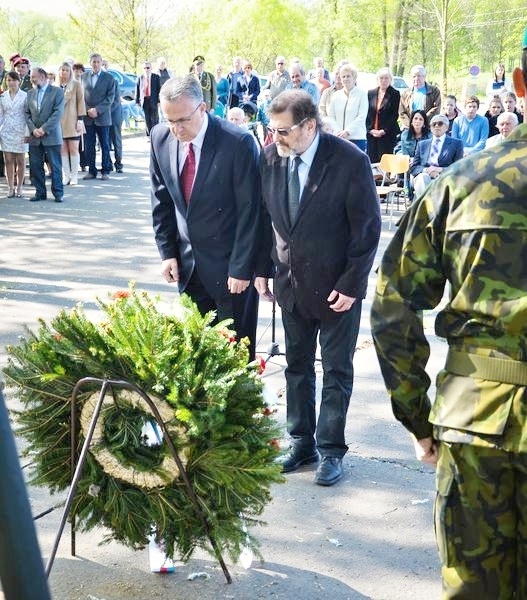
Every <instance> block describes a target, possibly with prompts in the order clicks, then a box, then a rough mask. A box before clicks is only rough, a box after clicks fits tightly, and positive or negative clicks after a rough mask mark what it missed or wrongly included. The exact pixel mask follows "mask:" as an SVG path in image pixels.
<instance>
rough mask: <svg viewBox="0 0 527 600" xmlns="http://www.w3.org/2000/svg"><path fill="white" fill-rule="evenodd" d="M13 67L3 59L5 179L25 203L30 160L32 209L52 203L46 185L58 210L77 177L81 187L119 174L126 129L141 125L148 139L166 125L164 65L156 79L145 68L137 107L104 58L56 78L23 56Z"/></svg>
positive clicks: (0, 126) (71, 66) (64, 67)
mask: <svg viewBox="0 0 527 600" xmlns="http://www.w3.org/2000/svg"><path fill="white" fill-rule="evenodd" d="M9 62H10V65H9V67H8V66H7V65H6V63H5V60H4V59H3V58H2V57H0V148H1V150H2V152H1V153H0V158H1V160H0V176H5V177H6V180H7V188H8V191H7V197H8V198H13V197H18V198H22V197H24V177H25V169H26V156H27V155H29V175H30V180H31V185H32V186H33V187H34V188H35V194H34V195H33V196H31V197H30V200H31V201H33V202H37V201H41V200H46V199H47V198H48V191H47V179H50V180H51V194H52V195H53V198H54V200H55V202H62V201H63V198H64V190H65V186H75V185H77V184H78V179H79V172H80V173H82V172H84V175H83V179H84V180H90V179H96V178H97V177H99V175H100V178H101V179H102V180H107V179H108V178H109V174H110V172H112V171H115V172H116V173H122V172H123V162H122V152H123V150H122V129H123V127H125V128H128V127H130V122H131V121H133V122H134V123H135V124H136V126H137V123H138V122H139V121H144V122H145V131H146V135H147V136H149V134H150V129H151V128H152V127H153V126H154V125H155V124H157V123H158V122H159V120H161V119H162V116H161V113H160V108H159V89H160V87H161V84H162V83H163V82H164V81H166V80H167V79H169V78H170V73H169V71H168V70H167V68H166V61H165V59H164V58H163V57H160V58H159V59H158V60H157V72H155V73H154V72H151V70H152V64H151V63H150V62H145V64H144V74H143V75H141V76H139V77H138V78H137V85H136V95H135V99H134V100H132V101H129V100H125V99H124V98H122V97H121V90H120V86H119V83H118V82H117V80H116V79H115V78H114V77H113V76H112V75H111V73H110V72H108V63H107V61H105V60H104V59H103V58H102V56H101V55H100V54H99V53H92V54H91V56H90V58H89V68H85V67H84V65H83V63H81V62H75V61H74V60H73V59H72V58H69V59H66V60H65V61H64V62H63V63H62V64H61V65H60V66H59V68H58V70H57V73H55V72H51V71H46V70H45V69H43V68H41V67H37V66H33V67H32V66H31V64H30V60H29V59H28V58H26V57H23V56H20V55H19V54H18V53H15V54H13V55H11V56H10V58H9ZM99 151H100V161H99V159H98V153H99ZM112 152H113V157H112ZM98 162H100V164H97V163H98Z"/></svg>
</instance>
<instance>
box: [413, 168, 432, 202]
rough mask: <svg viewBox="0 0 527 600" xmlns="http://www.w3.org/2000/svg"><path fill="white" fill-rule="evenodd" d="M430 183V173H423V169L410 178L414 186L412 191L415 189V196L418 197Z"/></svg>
mask: <svg viewBox="0 0 527 600" xmlns="http://www.w3.org/2000/svg"><path fill="white" fill-rule="evenodd" d="M431 183H432V178H431V177H430V175H429V174H428V173H425V172H424V171H422V172H421V173H419V174H418V175H416V176H415V177H414V178H413V180H412V184H413V186H414V191H415V197H416V198H419V197H420V196H422V195H423V194H424V193H425V190H426V188H427V187H428V186H429V185H430V184H431Z"/></svg>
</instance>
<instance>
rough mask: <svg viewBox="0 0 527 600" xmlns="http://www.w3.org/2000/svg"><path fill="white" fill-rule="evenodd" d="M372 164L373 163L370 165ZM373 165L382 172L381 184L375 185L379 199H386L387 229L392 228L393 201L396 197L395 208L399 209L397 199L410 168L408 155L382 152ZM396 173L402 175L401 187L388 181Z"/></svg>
mask: <svg viewBox="0 0 527 600" xmlns="http://www.w3.org/2000/svg"><path fill="white" fill-rule="evenodd" d="M372 166H373V165H372ZM375 166H376V167H377V168H378V169H379V171H380V172H381V173H382V181H381V185H378V186H377V194H378V196H379V199H381V198H385V199H386V212H388V209H389V210H390V222H389V226H388V227H389V229H391V228H392V219H393V203H394V200H395V199H396V198H397V210H399V200H400V198H401V196H403V197H404V194H405V191H406V189H407V186H408V172H409V170H410V157H409V156H408V155H407V154H383V155H382V156H381V161H380V162H379V163H378V164H375ZM398 175H402V176H403V187H399V186H398V185H397V183H390V180H391V179H392V178H394V177H397V176H398Z"/></svg>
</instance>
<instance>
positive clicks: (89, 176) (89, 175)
mask: <svg viewBox="0 0 527 600" xmlns="http://www.w3.org/2000/svg"><path fill="white" fill-rule="evenodd" d="M96 177H97V175H94V174H93V173H90V172H88V173H86V175H84V177H83V179H84V180H87V179H95V178H96Z"/></svg>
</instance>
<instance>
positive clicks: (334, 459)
mask: <svg viewBox="0 0 527 600" xmlns="http://www.w3.org/2000/svg"><path fill="white" fill-rule="evenodd" d="M341 477H342V458H341V457H340V456H323V457H322V462H321V463H320V464H319V465H318V468H317V472H316V474H315V483H316V484H317V485H326V486H328V485H333V484H334V483H337V481H338V480H339V479H340V478H341Z"/></svg>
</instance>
